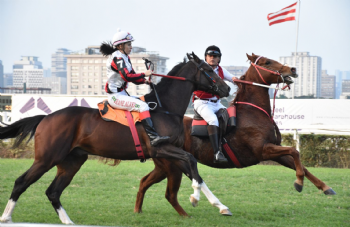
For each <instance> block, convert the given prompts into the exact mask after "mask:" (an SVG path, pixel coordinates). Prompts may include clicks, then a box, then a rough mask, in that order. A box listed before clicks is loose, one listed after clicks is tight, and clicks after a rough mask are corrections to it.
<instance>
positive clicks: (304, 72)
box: [279, 52, 322, 98]
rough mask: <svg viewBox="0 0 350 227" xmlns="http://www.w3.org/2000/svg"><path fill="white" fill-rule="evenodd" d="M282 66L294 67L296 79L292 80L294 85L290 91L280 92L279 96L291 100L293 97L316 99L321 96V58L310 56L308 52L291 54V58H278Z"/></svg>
mask: <svg viewBox="0 0 350 227" xmlns="http://www.w3.org/2000/svg"><path fill="white" fill-rule="evenodd" d="M279 61H280V62H281V63H282V64H287V65H289V66H293V67H296V69H297V73H298V75H299V77H298V78H295V79H293V80H294V84H293V85H292V86H291V89H292V90H291V91H287V92H281V94H283V95H285V96H287V97H288V98H291V97H292V96H293V93H294V96H309V95H313V96H314V97H316V98H318V97H320V94H321V71H322V70H321V69H322V58H321V57H318V56H310V54H309V52H297V53H296V55H295V53H292V56H286V57H280V58H279Z"/></svg>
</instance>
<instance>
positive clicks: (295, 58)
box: [292, 0, 300, 99]
mask: <svg viewBox="0 0 350 227" xmlns="http://www.w3.org/2000/svg"><path fill="white" fill-rule="evenodd" d="M299 17H300V0H298V19H297V29H296V42H295V52H294V67H295V68H297V50H298V32H299ZM299 63H300V62H299ZM294 96H295V85H294V86H293V89H292V99H294Z"/></svg>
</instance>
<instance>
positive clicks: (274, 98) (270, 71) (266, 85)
mask: <svg viewBox="0 0 350 227" xmlns="http://www.w3.org/2000/svg"><path fill="white" fill-rule="evenodd" d="M261 57H262V56H259V57H258V58H257V59H256V60H255V63H251V65H253V67H254V68H255V69H256V71H257V72H258V74H259V76H260V78H261V80H262V81H263V82H264V83H265V85H264V84H259V83H255V82H251V81H245V80H238V79H235V78H233V79H232V81H233V82H238V83H243V84H249V85H254V86H259V87H266V88H272V89H275V93H274V96H273V108H272V114H271V116H270V115H269V114H268V113H267V111H266V110H264V109H263V108H261V107H259V106H257V105H254V104H252V103H249V102H235V104H245V105H250V106H253V107H255V108H257V109H259V110H261V111H263V112H264V113H265V114H266V115H267V116H268V117H269V118H270V120H271V122H273V116H274V114H275V100H276V95H277V92H278V91H279V90H285V89H286V88H287V87H288V88H289V85H288V84H287V85H285V86H284V87H283V88H279V84H277V85H276V87H272V86H269V85H268V83H266V81H265V80H264V78H263V77H262V75H261V73H260V71H259V70H258V69H261V70H263V71H266V72H269V73H272V74H274V75H277V76H281V78H282V80H283V82H284V79H283V76H282V74H281V73H280V72H278V71H272V70H269V69H267V68H265V67H262V66H260V65H257V62H258V61H259V59H260V58H261Z"/></svg>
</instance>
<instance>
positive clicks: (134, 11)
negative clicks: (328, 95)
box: [0, 0, 350, 75]
mask: <svg viewBox="0 0 350 227" xmlns="http://www.w3.org/2000/svg"><path fill="white" fill-rule="evenodd" d="M294 2H296V0H244V1H243V0H211V1H209V0H172V1H166V0H147V1H144V0H142V1H139V0H0V60H1V61H2V62H3V65H4V72H5V73H9V72H12V66H13V64H14V62H15V61H19V60H20V59H21V56H37V57H39V61H41V62H42V63H43V67H44V68H51V54H53V53H55V51H56V50H57V49H58V48H67V49H69V50H72V51H79V50H84V49H85V48H86V47H87V46H90V45H100V44H101V42H103V41H110V40H112V37H113V35H114V33H115V32H116V31H117V29H118V28H121V29H122V30H125V31H128V32H130V33H131V34H132V35H133V36H134V38H135V41H134V42H133V46H140V47H145V48H147V50H149V51H158V52H159V54H160V55H161V56H165V57H168V58H169V60H168V62H167V68H168V70H170V69H171V68H172V67H173V66H174V65H175V64H177V63H178V62H180V61H182V59H183V57H184V56H185V55H186V53H190V52H192V51H193V52H194V53H195V54H197V55H198V56H199V57H200V58H203V57H204V51H205V49H206V48H207V47H208V46H210V45H217V46H218V47H220V49H221V52H222V60H221V65H222V66H249V65H248V62H247V57H246V53H248V54H251V53H254V54H258V55H263V56H266V57H269V58H271V59H274V60H279V57H280V56H290V55H291V53H292V52H294V51H295V47H296V28H297V26H296V25H297V23H296V21H291V22H285V23H280V24H276V25H272V26H269V25H268V22H267V14H269V13H272V12H276V11H278V10H280V9H282V8H284V7H287V6H289V5H291V4H293V3H294ZM349 12H350V1H349V0H333V1H329V0H328V1H326V0H301V4H300V17H299V35H298V49H297V50H298V51H303V52H304V51H307V52H309V53H310V55H311V56H319V57H321V58H322V69H325V70H327V72H328V74H330V75H334V73H335V70H341V71H350V13H349Z"/></svg>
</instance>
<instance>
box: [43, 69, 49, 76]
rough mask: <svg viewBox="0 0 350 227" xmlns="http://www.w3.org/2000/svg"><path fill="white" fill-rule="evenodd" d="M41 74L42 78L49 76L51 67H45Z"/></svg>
mask: <svg viewBox="0 0 350 227" xmlns="http://www.w3.org/2000/svg"><path fill="white" fill-rule="evenodd" d="M43 73H44V74H43V76H44V78H47V77H51V69H50V68H45V69H44V71H43Z"/></svg>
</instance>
